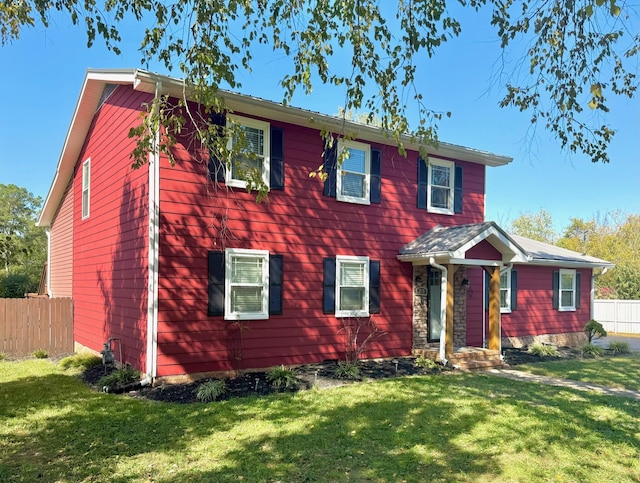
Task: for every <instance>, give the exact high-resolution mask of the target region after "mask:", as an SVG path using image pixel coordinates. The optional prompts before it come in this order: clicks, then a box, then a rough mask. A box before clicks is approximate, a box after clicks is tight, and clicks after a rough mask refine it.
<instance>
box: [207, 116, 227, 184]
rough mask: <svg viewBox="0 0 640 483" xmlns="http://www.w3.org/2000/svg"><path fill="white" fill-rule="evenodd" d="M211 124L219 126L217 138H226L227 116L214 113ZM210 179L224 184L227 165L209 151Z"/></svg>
mask: <svg viewBox="0 0 640 483" xmlns="http://www.w3.org/2000/svg"><path fill="white" fill-rule="evenodd" d="M210 119H211V124H213V125H214V126H218V128H217V129H216V131H217V132H216V133H215V136H217V137H222V136H224V127H225V126H226V125H227V116H226V115H225V113H224V112H222V113H217V112H214V113H212V114H211V115H210ZM208 167H209V179H212V180H216V181H218V182H219V183H224V174H225V170H226V166H225V163H224V162H223V161H222V160H221V159H220V157H219V156H218V155H217V154H216V153H214V152H212V151H211V150H209V166H208Z"/></svg>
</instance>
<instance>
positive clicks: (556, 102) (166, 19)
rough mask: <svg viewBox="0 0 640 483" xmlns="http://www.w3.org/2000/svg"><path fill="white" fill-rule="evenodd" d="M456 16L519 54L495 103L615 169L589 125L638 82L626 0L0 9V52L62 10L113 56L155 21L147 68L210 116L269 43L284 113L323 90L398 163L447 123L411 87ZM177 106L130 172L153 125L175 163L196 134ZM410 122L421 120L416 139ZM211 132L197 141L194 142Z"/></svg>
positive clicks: (147, 126)
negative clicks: (481, 15) (486, 29)
mask: <svg viewBox="0 0 640 483" xmlns="http://www.w3.org/2000/svg"><path fill="white" fill-rule="evenodd" d="M452 8H457V9H462V8H466V9H471V10H475V11H478V10H489V11H490V12H491V24H492V25H493V26H494V27H495V28H496V35H497V39H498V40H499V41H500V42H501V45H502V47H503V49H505V51H508V50H510V49H515V50H516V52H519V54H518V56H519V57H520V58H521V62H520V63H518V67H517V69H519V70H514V71H513V72H510V73H509V72H505V74H506V75H505V78H508V79H509V80H508V82H507V83H506V85H505V86H504V93H505V95H504V98H503V100H502V102H501V105H502V106H504V107H507V106H509V107H515V108H516V109H519V110H521V111H526V112H528V113H529V114H530V119H531V122H532V123H534V124H535V125H540V126H544V127H545V128H546V129H549V130H550V131H551V132H552V133H554V134H555V136H556V137H557V139H558V140H559V142H560V144H561V145H562V146H563V147H564V148H566V149H568V150H570V151H573V152H577V153H582V154H584V155H586V156H587V157H588V158H589V159H591V160H592V161H594V162H596V161H603V162H607V161H609V158H608V155H607V146H608V144H609V142H610V141H611V138H612V136H613V135H614V131H613V130H612V129H611V128H610V127H608V126H607V125H606V123H605V122H604V121H603V117H602V116H594V115H593V114H594V113H599V114H604V113H606V112H607V111H608V110H609V105H610V99H611V97H614V96H622V97H627V98H632V97H633V96H634V95H635V94H636V89H637V85H638V84H637V79H636V72H637V54H638V51H639V49H640V36H639V35H638V34H637V32H638V28H637V27H638V14H637V12H636V10H635V5H634V4H632V3H628V2H626V1H625V0H607V1H605V0H569V1H568V0H551V1H541V0H525V1H524V2H512V1H506V2H505V1H500V0H458V2H457V3H456V4H453V5H448V4H446V2H445V1H444V0H434V1H430V2H425V1H417V0H398V1H397V2H388V1H384V2H383V1H382V0H378V1H375V0H339V1H338V0H324V1H317V2H316V1H308V0H256V1H249V0H229V1H226V2H211V1H206V0H176V1H175V2H172V3H167V2H164V1H161V0H109V1H104V2H101V1H97V2H94V1H89V2H80V1H78V0H60V1H57V2H40V1H36V0H22V1H9V2H6V1H3V2H0V41H1V42H2V43H3V44H4V43H6V42H11V41H14V40H15V39H17V38H18V37H19V36H20V33H21V31H22V29H24V28H25V27H30V26H34V25H36V24H37V23H40V24H42V25H44V26H45V27H46V26H47V25H48V24H49V19H50V18H51V15H52V13H54V12H55V11H60V12H63V13H64V14H67V15H69V17H70V19H71V20H72V22H73V23H81V24H84V26H85V27H86V30H87V40H88V45H89V46H91V45H92V44H93V43H94V42H95V41H96V40H97V39H102V40H103V41H104V42H105V43H106V46H107V48H109V49H111V50H113V51H114V52H116V53H119V52H120V49H121V45H120V43H121V36H120V30H119V29H120V28H121V22H122V21H123V20H129V19H131V18H134V19H136V20H138V21H140V22H141V25H144V23H142V22H145V23H146V24H147V25H149V24H151V26H150V27H148V28H146V29H145V30H144V32H141V33H140V39H141V44H140V52H141V55H142V59H141V60H142V64H143V65H147V64H148V63H150V62H154V61H158V62H160V63H161V64H162V65H164V66H165V67H166V69H167V70H169V71H170V72H176V73H177V74H178V75H179V76H180V77H183V78H185V79H186V81H187V82H188V83H189V84H190V85H191V86H193V90H192V91H191V95H192V98H193V99H194V100H195V101H196V102H198V103H201V104H202V105H204V106H205V110H213V111H220V110H221V109H222V108H223V107H224V106H223V104H222V101H221V99H220V97H219V96H218V88H219V87H220V86H224V87H227V86H228V87H230V88H231V89H238V88H240V87H241V85H240V82H239V78H241V77H242V75H243V74H244V72H245V71H250V70H251V66H252V63H253V60H254V55H256V50H257V49H256V46H258V45H261V46H266V48H271V49H272V50H273V51H274V53H275V55H276V56H279V58H280V60H281V62H279V64H278V65H279V68H282V69H283V77H282V78H281V81H280V84H281V87H282V90H283V102H284V103H289V102H290V101H291V100H292V98H293V96H294V93H295V92H296V91H298V90H302V91H303V92H305V93H309V92H311V91H312V90H313V87H314V83H317V82H321V83H323V84H330V85H333V86H336V87H338V88H340V89H341V90H342V92H343V93H344V98H345V104H344V108H345V110H346V111H350V110H354V111H358V112H367V113H368V114H367V117H368V118H369V119H379V121H380V123H381V127H382V128H383V129H384V130H385V131H387V132H388V134H389V136H390V137H391V138H392V139H395V141H396V142H397V144H398V148H399V150H400V152H401V153H402V152H403V151H404V146H403V145H402V142H401V138H400V135H401V134H405V133H409V134H411V135H412V136H413V137H414V139H415V140H416V141H418V142H419V143H420V144H421V145H425V144H428V143H435V142H436V141H437V122H438V120H440V119H441V118H442V116H443V115H447V114H448V113H441V112H435V111H433V110H431V109H430V108H429V107H428V106H429V97H428V95H438V94H437V93H427V92H424V90H423V89H421V88H420V86H419V85H418V83H417V82H416V79H417V73H418V72H420V71H421V69H424V64H425V61H426V60H427V59H428V58H430V57H432V56H434V55H435V54H436V52H437V50H438V47H440V46H441V45H442V44H444V43H445V42H448V41H450V40H451V39H452V38H454V37H456V36H458V35H460V33H461V32H462V25H461V23H460V21H459V20H458V19H457V18H456V15H455V14H453V13H451V9H452ZM458 12H459V10H458ZM523 46H524V47H523ZM345 54H346V55H347V58H348V59H349V60H348V61H347V62H345V61H344V56H345ZM284 59H286V60H287V61H288V63H285V62H282V60H284ZM522 66H524V67H525V68H524V69H521V67H522ZM503 67H504V68H505V69H506V66H503ZM177 107H178V108H176V106H171V105H168V104H167V102H166V99H164V100H158V101H157V103H156V105H154V106H150V108H149V112H148V115H147V117H146V118H145V121H144V123H143V125H142V126H141V127H140V128H139V129H138V130H135V131H133V132H132V135H135V136H137V137H138V149H137V150H136V151H135V153H134V155H135V164H136V165H140V164H142V163H145V162H146V160H147V159H148V158H147V157H146V154H147V153H148V151H149V150H150V149H152V148H154V142H153V139H154V137H153V136H154V134H153V133H154V132H155V130H154V129H153V128H154V127H157V126H158V125H162V126H164V127H165V131H164V133H165V136H166V137H165V138H164V139H163V140H162V146H161V149H163V150H164V151H166V152H169V151H170V149H169V148H170V146H171V144H172V142H174V140H175V136H176V135H177V133H178V132H180V131H182V130H183V129H184V128H185V126H188V125H190V124H189V123H188V122H187V121H188V120H189V113H188V112H186V111H185V108H186V106H184V105H183V106H177ZM409 112H411V113H412V115H411V116H410V115H409ZM413 116H415V117H416V118H417V119H418V120H419V122H418V124H417V127H414V128H413V129H410V126H409V122H408V119H409V117H413ZM210 134H211V133H210V132H209V130H207V129H203V130H201V131H200V130H197V132H196V135H197V137H198V138H199V139H200V141H202V142H206V141H210V138H211V136H210ZM327 142H331V141H330V139H329V138H328V137H327ZM220 144H221V145H222V144H223V141H222V140H220Z"/></svg>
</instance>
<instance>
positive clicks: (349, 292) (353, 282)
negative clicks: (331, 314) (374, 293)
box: [335, 256, 369, 317]
mask: <svg viewBox="0 0 640 483" xmlns="http://www.w3.org/2000/svg"><path fill="white" fill-rule="evenodd" d="M335 300H336V316H337V317H366V316H368V315H369V257H355V256H337V257H336V294H335Z"/></svg>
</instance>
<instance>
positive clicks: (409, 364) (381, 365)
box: [82, 349, 579, 404]
mask: <svg viewBox="0 0 640 483" xmlns="http://www.w3.org/2000/svg"><path fill="white" fill-rule="evenodd" d="M504 353H505V362H506V363H507V364H509V365H517V364H526V363H534V362H544V361H547V360H558V358H557V357H540V356H536V355H534V354H529V353H528V352H526V350H523V349H505V351H504ZM560 354H561V355H560V357H562V358H572V357H577V356H578V355H577V354H579V353H578V352H574V351H571V350H568V349H564V350H560ZM414 361H415V359H414V358H412V357H399V358H397V359H393V360H383V361H360V362H359V363H358V367H359V368H360V378H359V379H358V381H363V380H365V381H366V380H378V379H388V378H393V377H404V376H412V375H425V374H441V373H446V372H451V371H453V369H451V368H449V367H443V366H441V365H437V366H436V367H435V368H422V367H417V366H416V365H415V363H414ZM337 369H338V363H337V361H324V362H322V363H318V364H306V365H302V366H298V367H296V368H295V369H294V371H295V374H296V377H297V379H298V385H297V387H296V388H295V389H279V388H274V387H273V386H272V385H271V383H270V382H269V380H268V379H267V372H251V373H245V374H242V375H239V376H238V377H235V378H231V379H226V380H225V383H226V389H227V390H226V393H225V394H223V395H221V396H220V397H219V400H224V399H231V398H236V397H246V396H265V395H268V394H273V393H276V392H285V391H288V392H294V391H298V390H305V389H310V388H312V387H317V388H319V389H324V388H328V387H335V386H341V385H345V384H351V383H354V382H357V381H354V380H350V379H344V378H340V377H338V375H337V374H336V370H337ZM112 371H113V369H112V368H108V369H107V370H106V372H105V368H103V367H102V366H99V367H94V368H91V369H88V370H87V371H85V372H84V373H83V374H82V379H83V381H84V382H85V383H86V384H87V385H89V386H91V387H94V388H95V389H97V390H100V389H101V388H99V387H97V383H98V381H99V380H100V379H101V378H102V377H104V376H105V375H106V374H109V373H111V372H112ZM209 380H211V379H201V380H199V381H196V382H191V383H184V384H161V385H158V386H155V387H142V388H136V389H135V390H132V391H129V392H128V393H127V394H128V395H129V396H131V397H135V398H143V399H149V400H153V401H162V402H173V403H181V404H187V403H193V402H197V399H196V391H197V389H198V386H199V385H200V384H202V383H204V382H206V381H209Z"/></svg>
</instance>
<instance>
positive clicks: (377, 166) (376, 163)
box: [369, 148, 382, 203]
mask: <svg viewBox="0 0 640 483" xmlns="http://www.w3.org/2000/svg"><path fill="white" fill-rule="evenodd" d="M381 174H382V151H381V150H380V149H377V148H374V149H372V150H371V188H370V189H371V192H370V196H369V201H371V203H380V199H381V197H382V178H381Z"/></svg>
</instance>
